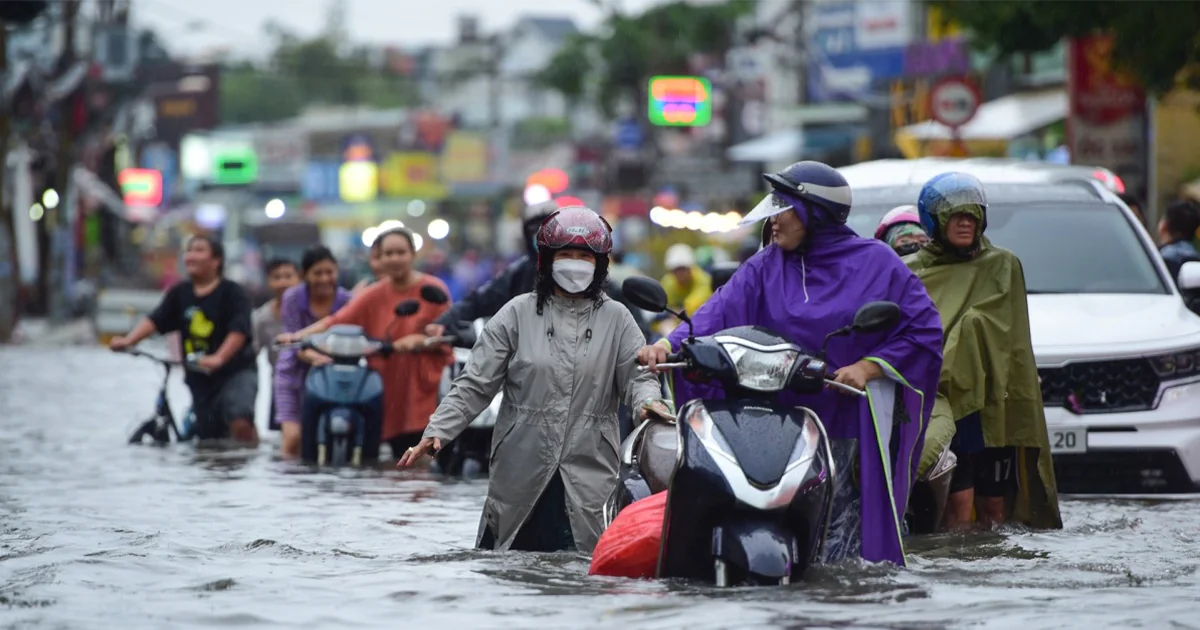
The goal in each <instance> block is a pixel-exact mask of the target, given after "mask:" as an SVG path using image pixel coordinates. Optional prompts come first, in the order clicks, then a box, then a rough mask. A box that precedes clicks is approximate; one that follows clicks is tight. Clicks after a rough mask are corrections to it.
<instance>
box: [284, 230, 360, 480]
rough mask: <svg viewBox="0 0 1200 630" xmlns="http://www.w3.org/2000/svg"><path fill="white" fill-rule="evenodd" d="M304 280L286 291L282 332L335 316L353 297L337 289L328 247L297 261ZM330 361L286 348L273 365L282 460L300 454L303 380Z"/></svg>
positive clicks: (307, 253)
mask: <svg viewBox="0 0 1200 630" xmlns="http://www.w3.org/2000/svg"><path fill="white" fill-rule="evenodd" d="M300 270H301V274H302V277H303V279H304V281H303V282H301V283H300V284H298V285H296V286H294V287H292V288H290V289H288V290H287V291H286V292H284V294H283V298H281V306H280V308H279V310H280V317H281V318H282V319H283V331H284V332H285V333H292V332H296V331H299V330H303V329H305V328H307V327H309V326H311V325H312V324H313V323H315V322H317V321H318V320H320V319H323V318H325V317H328V316H329V315H332V314H333V313H335V312H337V311H338V309H340V308H342V307H343V306H345V305H346V303H347V302H349V301H350V298H351V297H352V295H353V294H351V293H350V292H349V291H347V290H345V289H343V288H341V287H339V286H338V283H337V280H338V265H337V260H336V259H335V258H334V257H333V252H330V251H329V248H327V247H321V246H317V247H313V248H311V249H309V250H308V251H306V252H304V257H303V258H302V259H301V261H300ZM328 362H329V358H328V357H326V356H324V355H321V354H317V353H316V352H313V351H311V350H296V349H294V348H285V349H283V350H282V351H281V352H280V353H279V362H278V363H277V364H276V365H275V382H274V384H275V414H276V417H277V418H278V420H279V426H280V429H281V431H282V433H283V448H282V451H283V455H284V457H297V456H299V454H300V419H301V418H302V417H303V415H302V411H303V409H304V377H305V376H307V375H308V368H309V366H312V365H321V364H322V363H328Z"/></svg>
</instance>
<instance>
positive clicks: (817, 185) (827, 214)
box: [738, 161, 852, 226]
mask: <svg viewBox="0 0 1200 630" xmlns="http://www.w3.org/2000/svg"><path fill="white" fill-rule="evenodd" d="M763 179H765V180H767V183H768V184H770V185H771V192H770V194H768V195H767V196H766V197H764V198H763V199H762V201H760V202H758V205H756V206H754V208H753V209H752V210H750V212H748V213H747V214H746V216H744V217H742V220H741V221H739V222H738V225H739V226H744V225H750V224H752V223H758V222H759V221H762V220H763V219H769V218H771V217H773V216H775V215H777V214H781V213H783V212H785V211H787V210H794V211H795V212H796V214H797V215H799V216H800V220H801V221H803V222H804V224H805V225H808V226H812V225H821V224H844V223H846V219H847V218H848V217H849V216H850V204H851V201H852V196H851V194H850V183H849V182H847V181H846V178H845V177H843V176H842V174H841V173H839V172H837V169H835V168H833V167H832V166H829V165H828V164H822V163H821V162H813V161H804V162H796V163H795V164H792V165H791V166H789V167H787V168H785V169H783V170H781V171H779V172H777V173H766V174H764V175H763Z"/></svg>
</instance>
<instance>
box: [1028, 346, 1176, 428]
mask: <svg viewBox="0 0 1200 630" xmlns="http://www.w3.org/2000/svg"><path fill="white" fill-rule="evenodd" d="M1038 376H1040V377H1042V403H1043V404H1045V405H1046V406H1047V407H1054V406H1062V407H1066V408H1067V409H1070V410H1071V411H1073V412H1074V413H1085V414H1086V413H1106V412H1113V411H1144V410H1146V409H1152V408H1153V407H1154V401H1155V399H1156V398H1157V397H1158V385H1159V380H1158V375H1157V374H1155V373H1154V368H1152V367H1151V366H1150V361H1149V359H1144V358H1139V359H1120V360H1114V361H1086V362H1079V363H1068V364H1067V365H1064V366H1063V367H1055V368H1041V369H1039V370H1038ZM1072 394H1074V396H1072Z"/></svg>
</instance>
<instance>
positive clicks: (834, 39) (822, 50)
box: [808, 0, 913, 102]
mask: <svg viewBox="0 0 1200 630" xmlns="http://www.w3.org/2000/svg"><path fill="white" fill-rule="evenodd" d="M912 8H913V7H912V3H911V2H910V0H881V1H870V2H868V1H856V2H818V3H813V4H812V5H811V8H810V11H811V13H810V14H809V24H810V25H811V26H810V28H811V29H812V30H811V31H810V41H811V42H812V43H811V45H810V53H811V55H810V58H811V61H810V62H809V63H810V66H809V72H808V76H809V80H808V95H809V99H810V100H811V101H813V102H823V101H832V100H846V99H854V98H856V97H858V96H861V95H863V94H864V93H865V92H867V91H868V90H869V89H870V88H871V86H872V84H873V83H874V82H876V81H878V80H880V79H893V78H897V77H900V76H903V74H904V55H905V49H906V47H907V46H908V44H909V43H910V42H911V39H912V37H911V35H912V25H911V19H910V14H911V12H912Z"/></svg>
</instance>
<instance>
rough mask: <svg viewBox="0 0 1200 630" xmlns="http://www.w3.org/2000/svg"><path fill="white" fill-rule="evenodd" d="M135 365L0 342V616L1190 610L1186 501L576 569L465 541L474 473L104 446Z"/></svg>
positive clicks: (710, 623) (1166, 623) (647, 620)
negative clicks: (699, 573)
mask: <svg viewBox="0 0 1200 630" xmlns="http://www.w3.org/2000/svg"><path fill="white" fill-rule="evenodd" d="M157 370H158V368H157V367H155V366H154V365H153V364H151V363H149V362H146V361H145V360H140V359H137V358H134V357H129V356H120V355H114V354H111V353H109V352H107V351H104V350H102V349H98V348H79V347H70V348H38V347H13V348H0V628H13V629H21V630H25V629H33V628H55V629H57V628H71V629H75V628H121V629H130V630H132V629H136V628H155V629H161V628H172V629H183V628H211V627H237V628H387V629H391V630H395V629H398V628H412V627H420V628H425V629H429V628H435V629H438V630H441V629H442V628H451V627H452V628H472V629H474V628H572V629H575V628H593V627H596V628H600V627H604V628H688V629H689V630H699V629H702V628H735V627H736V628H742V627H757V628H770V627H774V628H965V627H982V628H1020V629H1022V630H1031V629H1034V628H1197V627H1200V577H1198V573H1197V569H1198V568H1200V502H1196V501H1186V500H1185V501H1116V500H1087V501H1083V500H1067V501H1065V502H1064V504H1063V512H1064V514H1063V520H1064V521H1065V523H1066V528H1065V529H1064V530H1062V531H1056V532H1045V533H1030V532H1022V531H1006V532H1001V533H984V534H975V535H971V536H946V537H940V538H930V539H924V540H911V541H909V543H908V547H909V551H910V552H911V553H912V555H913V559H912V562H911V565H912V566H911V567H910V568H909V569H908V570H899V569H892V568H885V567H881V566H859V565H852V566H838V567H827V568H822V569H821V570H819V571H814V572H812V573H810V575H809V576H808V577H807V578H806V579H805V581H804V582H802V583H799V584H796V585H793V586H791V587H789V588H764V589H736V590H730V591H718V590H716V589H713V588H708V587H699V586H689V585H685V584H678V583H667V582H650V581H631V580H620V579H609V578H604V579H600V578H589V577H587V575H586V573H587V567H588V559H587V558H586V557H585V556H581V555H575V554H548V555H522V554H497V553H482V552H476V551H474V550H472V549H471V546H472V544H473V541H474V536H475V531H476V526H477V523H478V514H479V510H480V508H481V506H482V504H483V496H484V491H485V484H484V483H482V482H472V483H461V482H460V483H443V482H441V481H439V480H437V479H436V478H434V477H433V476H431V475H430V474H428V473H424V472H417V473H407V472H406V473H399V472H395V471H370V472H361V473H355V472H344V473H313V472H310V471H308V470H307V469H304V468H301V467H298V466H296V465H292V464H289V463H286V462H282V461H280V460H279V459H278V458H277V457H276V456H275V452H276V451H277V450H278V437H277V435H276V434H271V435H270V436H269V437H268V438H267V440H266V442H264V444H263V445H262V446H261V447H260V448H258V449H257V450H237V451H203V450H201V451H198V450H196V449H195V448H194V447H191V446H173V447H170V448H166V449H163V448H154V447H149V446H145V447H133V446H128V445H126V444H125V439H126V437H127V435H128V431H129V429H130V428H131V427H132V425H133V424H134V421H135V420H136V419H137V418H139V417H143V416H145V415H147V414H148V413H149V412H150V410H151V408H152V405H153V400H154V395H155V392H156V391H157V387H158V381H159V378H160V376H159V375H160V373H159V372H158V371H157ZM170 391H171V394H172V402H173V405H174V407H175V408H176V410H177V412H179V411H182V408H183V407H184V405H185V404H186V401H187V394H186V389H185V388H184V387H183V385H182V383H181V382H178V381H177V382H175V383H174V384H173V386H172V388H171V390H170ZM261 404H262V401H261V400H260V407H261ZM261 424H263V423H261V422H260V425H261ZM433 624H441V625H440V626H435V625H433ZM446 624H453V625H446Z"/></svg>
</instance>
